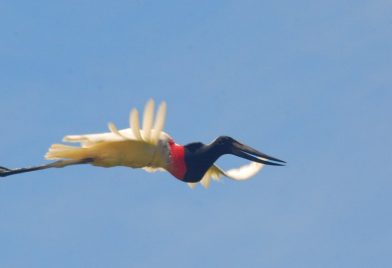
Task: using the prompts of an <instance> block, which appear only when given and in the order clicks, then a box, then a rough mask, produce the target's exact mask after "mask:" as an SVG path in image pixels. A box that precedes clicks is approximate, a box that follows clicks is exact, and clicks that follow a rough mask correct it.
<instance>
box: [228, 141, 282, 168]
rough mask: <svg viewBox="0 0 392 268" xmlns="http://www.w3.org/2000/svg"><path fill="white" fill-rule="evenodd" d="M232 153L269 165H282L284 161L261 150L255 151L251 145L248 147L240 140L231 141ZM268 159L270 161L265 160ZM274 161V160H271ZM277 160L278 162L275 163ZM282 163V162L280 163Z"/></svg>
mask: <svg viewBox="0 0 392 268" xmlns="http://www.w3.org/2000/svg"><path fill="white" fill-rule="evenodd" d="M231 153H232V154H234V155H236V156H239V157H242V158H245V159H248V160H250V161H253V162H257V163H261V164H265V165H270V166H284V164H285V163H286V162H285V161H283V160H280V159H278V158H275V157H272V156H269V155H266V154H264V153H262V152H259V151H257V150H256V149H253V148H252V147H249V146H247V145H245V144H242V143H240V142H237V141H235V142H233V148H232V152H231ZM267 160H270V161H267ZM271 161H274V162H271ZM276 162H278V163H276ZM282 163H284V164H282Z"/></svg>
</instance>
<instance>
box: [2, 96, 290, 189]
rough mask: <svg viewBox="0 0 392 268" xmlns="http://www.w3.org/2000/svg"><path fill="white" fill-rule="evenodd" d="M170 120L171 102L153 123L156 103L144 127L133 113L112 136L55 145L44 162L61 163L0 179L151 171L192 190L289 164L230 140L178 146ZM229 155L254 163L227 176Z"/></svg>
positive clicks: (91, 136) (85, 137)
mask: <svg viewBox="0 0 392 268" xmlns="http://www.w3.org/2000/svg"><path fill="white" fill-rule="evenodd" d="M165 118H166V103H165V102H162V103H161V104H160V105H159V108H158V110H157V112H156V115H155V118H154V101H153V100H152V99H150V100H149V101H148V102H147V104H146V106H145V108H144V116H143V122H142V128H141V127H140V122H139V113H138V111H137V109H135V108H134V109H132V110H131V113H130V118H129V121H130V122H129V123H130V127H129V128H126V129H122V130H118V128H117V127H116V126H115V125H114V124H113V123H109V124H108V128H109V132H106V133H97V134H83V135H68V136H65V137H64V138H63V141H64V142H70V143H79V145H80V146H70V145H65V144H53V145H52V146H51V147H50V148H49V150H48V152H47V153H46V155H45V158H46V159H48V160H56V161H54V162H51V163H49V164H46V165H41V166H33V167H27V168H17V169H8V168H5V167H0V177H5V176H9V175H14V174H18V173H24V172H30V171H36V170H42V169H48V168H62V167H66V166H71V165H79V164H91V165H93V166H99V167H114V166H126V167H131V168H143V169H145V170H146V171H149V172H154V171H157V170H163V171H168V172H170V173H171V174H172V175H173V176H174V177H176V178H177V179H179V180H180V181H183V182H186V183H188V185H189V186H190V187H191V188H193V187H195V186H196V184H197V183H201V184H202V185H203V186H204V187H205V188H207V187H208V186H209V184H210V182H211V179H213V180H219V179H220V178H221V177H222V176H224V177H227V178H230V179H233V180H246V179H248V178H250V177H252V176H254V175H255V174H256V173H257V172H258V171H260V170H261V168H262V167H263V166H264V165H271V166H283V165H284V164H285V163H286V162H285V161H282V160H279V159H277V158H274V157H272V156H269V155H266V154H264V153H262V152H259V151H257V150H255V149H253V148H251V147H249V146H247V145H245V144H243V143H240V142H239V141H237V140H235V139H233V138H231V137H228V136H220V137H218V138H216V139H215V140H214V141H212V142H211V143H209V144H203V143H201V142H193V143H189V144H186V145H180V144H177V143H176V142H175V141H174V140H173V138H172V137H171V136H170V135H169V134H167V133H166V132H164V131H163V126H164V123H165ZM225 154H232V155H236V156H239V157H241V158H244V159H248V160H250V161H251V162H250V163H249V164H247V165H244V166H242V167H240V168H237V169H230V170H228V171H224V170H223V169H221V168H219V167H218V166H217V165H216V164H214V163H215V161H216V160H217V159H218V158H219V157H220V156H222V155H225Z"/></svg>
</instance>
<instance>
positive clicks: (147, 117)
mask: <svg viewBox="0 0 392 268" xmlns="http://www.w3.org/2000/svg"><path fill="white" fill-rule="evenodd" d="M155 118H156V119H155V123H154V128H152V124H153V122H154V100H152V99H150V100H149V101H148V102H147V104H146V106H145V109H144V115H143V128H142V129H140V123H139V113H138V111H137V109H136V108H133V109H132V111H131V114H130V117H129V123H130V126H129V128H126V129H122V130H118V128H117V127H116V125H115V124H113V123H109V124H108V128H109V130H110V132H106V133H96V134H83V135H68V136H65V137H64V139H63V141H64V142H77V143H80V144H81V145H82V147H89V146H91V145H94V144H96V143H100V142H114V141H125V140H137V141H140V142H146V143H150V144H154V145H156V144H157V143H158V141H159V139H160V138H166V137H169V135H168V134H167V133H165V132H163V131H162V130H163V126H164V124H165V118H166V103H165V102H162V103H161V104H160V105H159V108H158V111H157V114H156V117H155Z"/></svg>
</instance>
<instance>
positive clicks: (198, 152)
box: [184, 142, 224, 182]
mask: <svg viewBox="0 0 392 268" xmlns="http://www.w3.org/2000/svg"><path fill="white" fill-rule="evenodd" d="M223 154H224V152H223V151H222V150H221V149H220V148H218V147H217V146H216V145H215V143H211V144H207V145H206V144H203V143H200V142H195V143H190V144H187V145H185V164H186V168H187V172H186V173H185V177H184V181H186V182H198V181H200V180H201V179H202V178H203V176H204V174H205V173H206V171H207V170H208V169H209V168H210V167H211V166H212V165H213V164H214V162H215V161H216V160H217V159H218V158H219V157H220V156H221V155H223Z"/></svg>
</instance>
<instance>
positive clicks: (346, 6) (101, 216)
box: [0, 0, 392, 268]
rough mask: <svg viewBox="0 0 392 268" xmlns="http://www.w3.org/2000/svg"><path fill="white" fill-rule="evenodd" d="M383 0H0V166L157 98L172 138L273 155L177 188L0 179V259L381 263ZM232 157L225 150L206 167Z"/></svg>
mask: <svg viewBox="0 0 392 268" xmlns="http://www.w3.org/2000/svg"><path fill="white" fill-rule="evenodd" d="M391 14H392V2H391V1H381V0H372V1H268V2H267V1H204V0H201V1H151V0H149V1H144V0H134V1H133V0H128V1H112V2H110V1H89V0H80V1H72V0H71V1H45V0H42V1H41V0H37V1H18V0H16V1H10V0H4V1H1V2H0V34H1V38H0V93H1V94H0V96H1V97H0V98H1V102H0V103H1V105H0V120H1V140H0V148H1V150H0V165H4V166H8V167H22V166H28V165H35V164H41V163H45V160H44V159H43V155H44V154H45V152H46V150H47V148H48V147H49V146H50V144H52V143H56V142H59V141H60V140H61V139H62V137H63V136H64V135H66V134H80V133H91V132H103V131H106V130H107V128H106V124H107V122H109V121H113V122H115V123H116V124H117V125H118V126H119V127H127V122H128V115H129V111H130V109H131V108H132V107H138V108H139V109H142V108H143V106H144V103H145V102H146V101H147V100H148V99H149V98H150V97H153V98H155V99H156V101H158V102H159V101H162V100H166V101H167V103H168V117H167V124H166V127H165V130H166V131H167V132H168V133H170V134H171V135H172V136H173V137H174V138H175V140H176V141H177V142H178V143H181V144H184V143H188V142H193V141H202V142H210V141H211V140H213V139H214V138H215V137H216V136H218V135H222V134H226V135H230V136H232V137H234V138H236V139H238V140H240V141H243V142H244V143H246V144H249V145H251V146H253V147H255V148H257V149H259V150H261V151H263V152H265V153H267V154H270V155H273V156H276V157H278V158H281V159H283V160H286V161H287V162H288V165H287V166H286V167H283V168H282V167H266V168H265V169H263V170H262V172H260V173H259V174H258V175H257V176H255V177H254V178H253V179H251V180H249V181H246V182H233V181H229V180H224V181H223V182H221V183H212V184H211V187H210V189H208V190H205V189H203V188H202V187H198V188H197V189H195V190H191V189H189V188H188V187H187V186H186V185H185V184H184V183H182V182H180V181H178V180H176V179H175V178H174V177H172V176H171V175H170V174H167V173H155V174H150V173H146V172H144V171H142V170H132V169H127V168H111V169H103V168H97V167H91V166H77V167H69V168H66V169H62V170H61V169H55V170H48V171H41V172H36V173H29V174H22V175H19V176H12V177H8V178H7V179H4V180H1V181H0V267H5V268H6V267H40V268H42V267H67V268H68V267H356V268H357V267H388V266H390V265H391V264H392V257H391V256H392V254H391V253H392V252H391V248H392V247H391V245H392V216H391V215H392V213H391V212H392V209H391V204H392V190H391V188H392V181H391V180H392V164H391V163H390V161H391V160H392V154H391V148H392V138H391V135H392V127H391V116H392V104H391V103H392V75H391V74H392V19H391ZM243 163H245V161H243V160H239V159H236V158H235V157H230V156H226V157H223V158H222V159H221V160H219V164H220V165H222V166H223V167H226V168H228V167H236V166H238V165H240V164H243Z"/></svg>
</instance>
